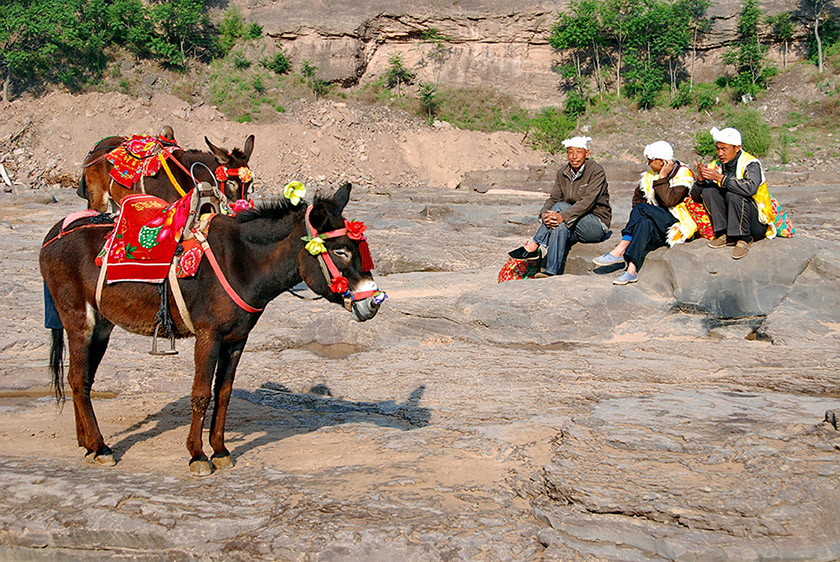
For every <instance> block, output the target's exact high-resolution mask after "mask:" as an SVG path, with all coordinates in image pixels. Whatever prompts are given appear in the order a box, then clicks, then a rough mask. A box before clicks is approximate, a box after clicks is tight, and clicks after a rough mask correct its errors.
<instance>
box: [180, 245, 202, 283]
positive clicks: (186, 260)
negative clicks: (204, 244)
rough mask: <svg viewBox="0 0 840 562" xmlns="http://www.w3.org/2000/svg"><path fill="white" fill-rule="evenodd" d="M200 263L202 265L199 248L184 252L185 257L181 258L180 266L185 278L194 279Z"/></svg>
mask: <svg viewBox="0 0 840 562" xmlns="http://www.w3.org/2000/svg"><path fill="white" fill-rule="evenodd" d="M199 263H201V250H200V249H199V248H198V247H194V248H190V249H189V250H187V251H186V252H184V255H182V256H181V261H180V262H179V266H180V268H181V272H182V273H183V274H184V275H185V276H187V277H192V276H193V275H195V272H196V271H197V270H198V264H199Z"/></svg>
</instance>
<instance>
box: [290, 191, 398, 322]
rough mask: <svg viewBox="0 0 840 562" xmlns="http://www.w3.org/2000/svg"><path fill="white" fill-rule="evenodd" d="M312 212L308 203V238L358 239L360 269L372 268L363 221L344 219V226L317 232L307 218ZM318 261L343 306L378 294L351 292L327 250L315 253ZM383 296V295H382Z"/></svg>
mask: <svg viewBox="0 0 840 562" xmlns="http://www.w3.org/2000/svg"><path fill="white" fill-rule="evenodd" d="M311 212H312V206H311V205H310V206H309V207H308V208H307V209H306V230H307V232H308V233H309V239H310V240H311V239H314V238H320V239H322V240H327V239H328V238H338V237H340V236H347V237H348V238H350V239H351V240H358V241H359V252H360V253H361V258H362V270H363V271H365V272H368V271H370V270H371V269H373V260H372V259H371V257H370V250H369V249H368V245H367V240H365V237H364V234H363V232H364V230H365V226H364V223H361V222H358V221H352V222H351V221H348V220H345V221H344V228H339V229H337V230H331V231H329V232H322V233H318V231H317V230H315V227H313V226H312V223H311V222H310V220H309V214H310V213H311ZM316 257H317V258H318V263H319V265H320V266H321V271H322V272H323V273H324V278H325V279H326V280H327V282H329V284H330V290H331V291H332V292H333V293H339V294H340V295H342V296H343V297H344V306H345V308H347V310H350V308H351V306H352V304H353V301H358V300H363V299H367V298H370V297H374V298H375V297H376V296H377V295H378V294H384V293H381V291H379V290H372V291H361V292H358V293H351V292H350V289H349V286H348V283H347V278H346V277H344V276H343V275H342V274H341V272H340V271H339V270H338V268H337V267H336V266H335V263H334V262H333V260H332V258H331V257H330V253H329V252H328V251H326V250H325V251H323V252H320V253H318V254H317V256H316ZM383 298H384V297H383Z"/></svg>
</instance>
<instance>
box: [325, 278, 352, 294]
mask: <svg viewBox="0 0 840 562" xmlns="http://www.w3.org/2000/svg"><path fill="white" fill-rule="evenodd" d="M348 287H349V284H348V283H347V278H346V277H344V276H342V275H339V276H338V277H336V278H335V279H333V280H332V283H330V290H331V291H332V292H333V293H339V294H342V295H343V294H344V293H346V292H347V289H348Z"/></svg>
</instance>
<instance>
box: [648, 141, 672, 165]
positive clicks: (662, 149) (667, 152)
mask: <svg viewBox="0 0 840 562" xmlns="http://www.w3.org/2000/svg"><path fill="white" fill-rule="evenodd" d="M645 158H647V159H648V160H657V159H660V158H661V159H662V160H673V159H674V148H673V147H672V146H671V145H670V144H668V143H667V142H665V141H656V142H652V143H650V144H649V145H647V146H646V147H645Z"/></svg>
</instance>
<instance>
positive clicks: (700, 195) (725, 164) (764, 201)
mask: <svg viewBox="0 0 840 562" xmlns="http://www.w3.org/2000/svg"><path fill="white" fill-rule="evenodd" d="M710 132H711V133H712V138H713V139H714V141H715V146H716V149H717V156H718V159H717V160H715V161H714V162H712V163H711V164H709V165H708V166H704V165H702V164H700V163H697V164H695V167H696V172H695V176H696V180H697V181H696V182H695V183H694V186H693V187H692V188H691V197H692V199H694V200H695V201H697V202H700V201H701V200H702V202H703V204H704V205H705V206H706V209H707V210H708V211H709V216H710V217H711V219H712V228H713V229H714V235H715V238H714V239H712V240H710V241H709V247H710V248H723V247H725V246H727V245H730V246H731V245H734V246H735V247H734V248H732V258H733V259H736V260H738V259H741V258H743V257H744V256H746V255H747V252H749V250H750V244H752V242H753V241H755V240H760V239H762V238H765V237H768V236H769V237H771V238H772V237H773V236H775V234H776V230H775V228H774V226H773V222H774V220H775V218H776V216H775V214H774V212H773V204H772V203H771V201H770V192H769V191H768V190H767V182H766V181H765V179H764V171H763V170H762V169H761V163H760V162H759V161H758V159H756V157H755V156H753V155H751V154H749V153H748V152H745V151H743V150H741V133H740V132H739V131H738V130H737V129H732V128H727V129H723V130H722V131H721V130H718V128H717V127H713V128H712V130H711V131H710Z"/></svg>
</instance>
